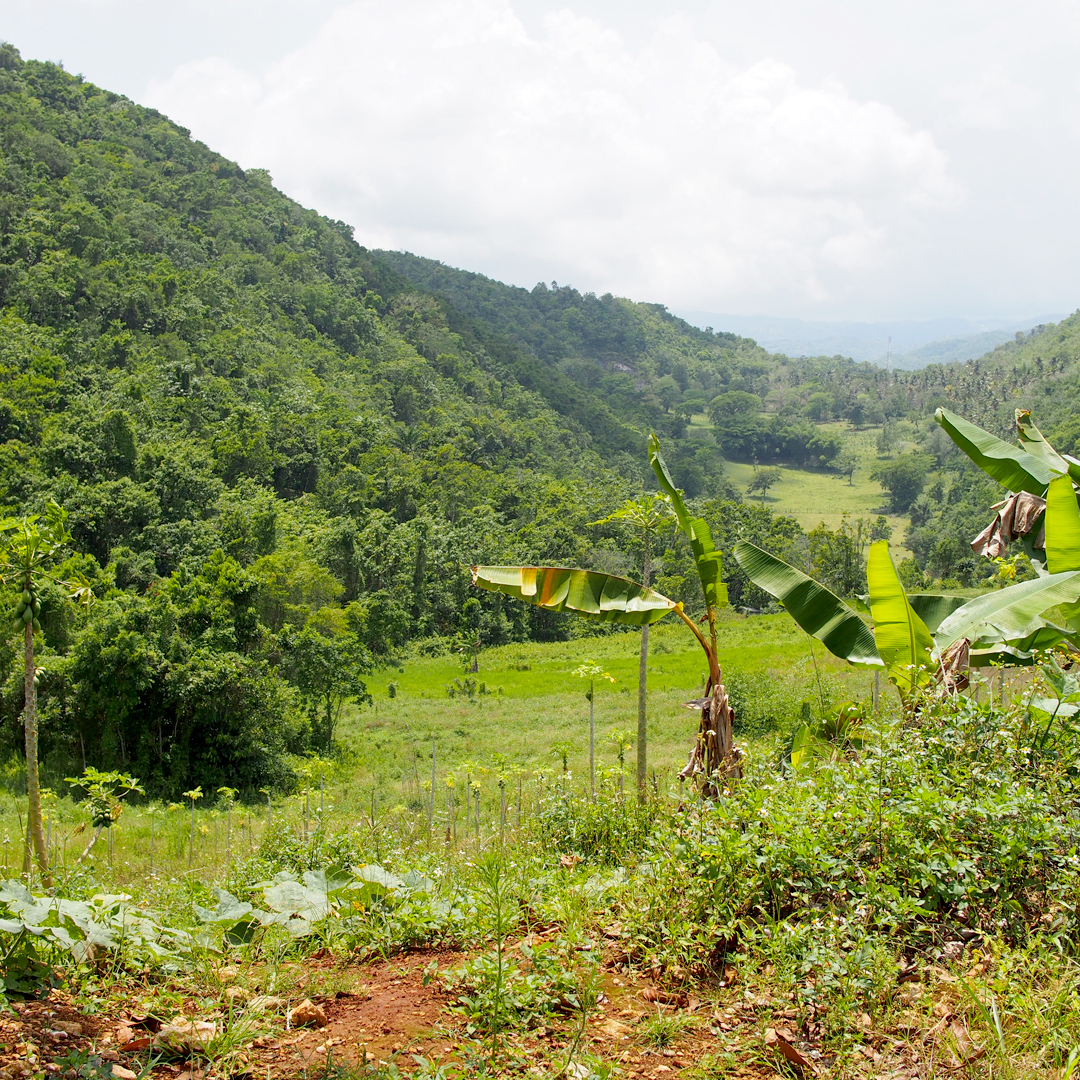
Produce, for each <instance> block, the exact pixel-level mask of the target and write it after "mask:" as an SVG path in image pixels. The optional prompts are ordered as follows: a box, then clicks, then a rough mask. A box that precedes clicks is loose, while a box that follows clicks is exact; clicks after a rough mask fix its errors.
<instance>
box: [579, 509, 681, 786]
mask: <svg viewBox="0 0 1080 1080" xmlns="http://www.w3.org/2000/svg"><path fill="white" fill-rule="evenodd" d="M673 516H674V512H673V511H672V509H671V499H670V498H669V497H668V496H667V495H666V494H665V495H642V496H641V497H640V498H638V499H627V500H626V502H624V503H623V505H622V506H621V507H619V509H618V510H615V511H614V512H613V513H610V514H608V516H607V517H605V518H601V519H600V520H599V521H593V522H591V523H590V524H592V525H608V524H619V525H629V526H630V527H631V528H634V529H637V530H638V531H639V532H640V533H641V540H642V547H643V548H644V553H643V556H642V561H641V583H642V585H644V586H645V587H646V588H648V587H649V580H650V578H651V576H652V543H653V534H654V533H656V532H657V531H658V530H659V529H660V528H661V527H663V526H664V525H666V524H667V523H668V522H670V521H671V520H672V517H673ZM648 660H649V624H648V623H646V624H645V625H644V626H643V627H642V628H641V651H640V652H639V654H638V717H637V790H638V802H642V801H644V799H645V774H646V772H647V771H648V736H649V727H648V716H647V710H646V679H647V677H648Z"/></svg>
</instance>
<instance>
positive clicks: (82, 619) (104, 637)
mask: <svg viewBox="0 0 1080 1080" xmlns="http://www.w3.org/2000/svg"><path fill="white" fill-rule="evenodd" d="M0 220H2V223H3V229H2V233H0V328H2V330H3V333H2V335H0V504H2V506H3V509H4V511H5V512H7V513H11V514H21V513H27V512H29V513H36V512H40V511H41V510H42V509H43V508H44V506H45V505H46V504H47V502H48V501H49V500H50V499H55V500H56V501H57V502H59V503H60V504H62V505H63V506H64V507H65V508H66V509H67V511H68V512H69V514H70V522H71V527H72V530H73V533H74V539H73V545H72V553H71V554H70V557H69V558H68V561H67V563H66V564H65V565H64V566H61V567H58V573H64V572H68V571H71V572H75V571H78V572H81V573H83V574H85V576H86V577H87V578H88V579H89V581H90V582H91V584H92V585H93V590H94V594H95V597H96V603H95V604H94V605H93V606H92V607H91V608H90V609H89V611H82V610H75V609H74V608H73V607H72V606H71V605H70V604H68V603H66V602H65V600H64V598H63V595H62V593H61V592H60V590H59V589H55V588H53V589H49V590H46V592H45V594H44V595H43V597H42V613H41V622H42V625H43V636H42V638H41V641H40V644H39V657H40V660H39V662H40V666H41V667H42V668H43V672H42V674H41V675H40V676H39V684H40V685H39V689H40V698H41V711H42V746H43V751H44V756H45V764H46V772H47V774H48V776H51V777H53V778H57V777H62V776H64V775H65V774H66V773H67V772H68V771H70V770H72V769H75V768H77V767H81V766H82V764H84V763H90V764H97V765H100V766H102V767H107V766H121V767H123V768H125V769H127V770H130V771H132V772H134V773H136V774H137V775H139V776H140V777H141V778H142V779H143V780H144V782H145V783H147V784H148V785H149V787H150V788H151V790H152V791H155V792H158V793H162V794H171V795H175V794H176V793H177V792H179V791H182V790H183V789H184V788H185V787H187V786H191V785H192V784H193V783H201V784H203V785H205V786H213V785H217V784H220V783H224V782H226V780H227V781H228V782H229V783H230V784H231V785H233V786H238V787H240V788H242V789H243V790H244V791H245V792H247V793H249V794H250V793H251V792H253V791H255V790H256V789H257V788H258V787H260V786H265V785H271V786H273V785H287V784H288V783H289V782H290V775H291V772H290V770H291V767H292V766H291V765H290V764H289V763H290V761H292V760H293V758H292V757H291V756H290V755H294V754H305V753H310V752H311V751H313V750H319V751H326V750H329V749H330V748H331V747H332V745H333V736H334V731H333V723H334V717H335V716H336V715H337V712H336V711H337V710H338V708H339V707H340V705H341V703H342V702H343V701H345V700H347V699H348V700H356V701H358V702H361V703H362V702H363V701H364V693H363V687H362V680H363V678H364V677H365V676H366V675H367V674H368V673H369V672H370V670H371V668H372V667H373V665H374V664H377V663H379V662H381V661H384V660H386V659H388V658H391V657H393V656H394V655H395V654H398V653H400V652H401V651H402V650H403V649H405V648H406V647H409V648H411V649H413V650H419V651H423V652H426V653H427V654H429V655H432V656H440V655H441V656H446V655H453V653H454V650H455V649H458V648H460V647H461V646H463V645H464V644H465V643H467V642H472V641H474V640H476V639H477V638H479V640H480V641H481V642H482V644H483V646H485V647H488V646H498V645H505V644H508V643H511V642H524V641H529V640H532V641H550V640H566V639H567V638H569V637H570V636H572V635H580V634H583V633H585V634H587V633H590V632H592V628H590V627H588V626H579V625H578V624H576V623H575V622H573V621H572V620H570V619H567V618H564V617H562V616H557V615H553V614H551V613H547V612H541V611H537V610H535V609H523V608H521V607H520V606H518V605H514V604H510V603H507V604H503V602H502V601H501V600H500V598H499V597H497V596H493V595H490V594H484V595H482V596H475V595H473V594H472V591H471V590H470V587H469V577H468V571H467V567H468V565H469V564H470V563H473V562H492V563H501V562H528V563H548V562H551V563H563V564H568V565H579V566H591V567H596V568H602V569H608V570H614V571H618V572H624V573H627V574H635V573H637V572H638V569H639V567H640V565H641V554H642V553H641V548H640V543H639V540H638V538H637V537H635V536H634V535H633V534H632V533H630V532H628V531H627V530H623V529H620V528H619V527H617V526H608V527H604V528H594V527H590V525H589V523H590V522H593V521H595V520H597V519H599V518H601V517H603V516H605V515H606V514H608V513H609V512H610V511H611V510H612V509H614V508H615V507H616V506H618V505H619V504H620V503H621V502H622V501H623V500H624V499H626V498H628V497H631V496H633V495H635V494H637V493H639V492H641V491H642V490H644V489H646V488H647V487H648V486H649V485H650V484H651V477H650V476H649V475H648V474H647V469H646V467H645V456H644V441H645V436H646V434H647V433H648V432H649V431H656V432H657V433H658V434H659V435H660V437H661V440H662V442H663V445H664V451H665V454H666V456H667V458H668V460H669V463H670V464H671V465H672V468H673V471H674V474H675V477H676V480H677V482H678V483H679V484H680V485H681V486H682V487H683V488H684V489H685V490H686V492H687V495H688V496H689V497H691V498H692V499H694V500H695V502H696V506H697V509H698V511H699V512H700V513H702V514H704V515H705V517H706V518H707V520H709V522H710V524H711V525H712V527H713V529H714V534H715V536H716V537H717V539H718V542H719V543H720V545H721V546H722V548H723V550H724V551H725V552H728V553H730V551H731V548H732V546H733V545H734V543H735V542H736V541H737V540H738V539H740V538H742V537H746V538H750V539H753V540H755V541H756V542H758V543H761V544H764V545H766V546H768V547H770V548H771V549H772V550H774V551H776V552H777V553H779V554H782V555H784V557H786V558H789V559H791V560H792V561H794V562H797V563H799V564H800V565H802V566H804V567H805V568H806V569H807V570H810V571H812V572H814V573H815V574H818V575H819V576H821V577H822V578H823V579H824V580H827V581H828V582H829V583H830V584H831V585H832V587H833V588H835V589H836V590H837V591H839V592H842V593H850V592H852V591H856V590H857V589H859V588H860V587H861V583H862V570H861V549H862V548H865V544H866V542H867V539H868V537H869V536H870V535H871V533H872V532H873V531H874V530H877V532H876V533H875V535H877V534H880V531H881V529H882V528H888V527H890V526H891V528H892V531H893V543H894V544H896V545H900V544H904V545H906V546H907V547H908V548H909V549H910V550H911V551H912V552H913V553H914V555H915V556H916V558H917V560H918V562H919V565H918V566H916V565H915V564H914V563H912V564H911V566H910V567H909V568H908V570H907V571H905V572H906V573H908V575H909V576H910V575H911V574H924V573H926V574H929V575H932V576H933V577H935V578H940V579H945V580H952V579H955V580H956V581H959V582H961V583H962V584H972V583H974V582H975V581H976V580H977V579H978V578H979V577H980V576H985V574H986V573H988V572H989V571H990V570H991V569H992V568H989V567H986V568H983V567H977V566H976V565H975V564H974V562H973V561H972V560H971V559H970V556H969V555H968V554H967V553H966V551H965V545H966V539H967V537H969V536H971V535H973V534H974V532H975V531H977V530H978V528H980V527H981V524H982V518H983V517H985V513H986V510H985V507H986V506H987V504H988V502H989V501H992V499H990V498H988V496H989V495H992V494H993V493H994V492H993V491H992V490H991V489H992V488H993V485H990V486H989V488H988V487H987V483H986V482H985V481H984V480H983V479H982V478H981V474H975V473H973V471H972V470H971V469H970V468H967V467H966V465H965V464H964V463H963V462H961V461H960V459H959V458H957V457H956V456H955V455H953V454H951V444H948V443H947V441H943V440H941V439H940V438H938V437H937V435H938V434H940V433H935V432H934V430H933V429H932V426H931V425H929V424H928V423H927V415H928V411H929V410H931V409H932V408H933V407H934V406H935V405H936V404H938V403H941V402H947V403H949V404H951V405H952V406H953V407H954V408H956V409H957V410H958V411H961V412H965V413H966V414H968V415H971V416H972V417H973V419H975V420H977V421H980V422H984V423H988V424H990V425H991V426H996V427H998V428H1001V427H1003V425H1005V424H1006V422H1007V414H1008V410H1009V409H1010V408H1011V406H1012V404H1013V402H1014V401H1016V400H1030V402H1031V403H1032V404H1033V405H1034V406H1035V407H1036V409H1037V410H1043V409H1045V414H1046V416H1047V417H1048V418H1049V419H1050V421H1051V423H1052V424H1053V425H1054V426H1055V429H1056V430H1057V431H1060V432H1064V434H1065V435H1066V436H1068V434H1069V429H1068V427H1067V425H1068V424H1069V423H1070V419H1069V418H1070V416H1071V415H1072V414H1071V412H1070V403H1071V402H1072V401H1073V400H1075V392H1074V389H1073V388H1074V386H1075V385H1076V383H1075V372H1076V363H1075V361H1076V347H1075V341H1076V337H1075V335H1076V330H1077V325H1076V321H1077V317H1075V316H1074V317H1073V319H1071V320H1068V321H1067V322H1065V323H1063V324H1061V326H1060V327H1057V328H1044V329H1041V330H1040V331H1039V332H1037V333H1036V334H1035V335H1034V336H1032V337H1031V338H1030V339H1025V341H1024V342H1014V343H1010V344H1009V345H1007V346H1003V347H1001V348H999V349H998V350H996V351H995V352H994V353H992V354H990V356H989V357H987V358H984V360H982V361H976V362H972V363H969V364H967V365H953V366H950V367H936V368H935V367H932V368H928V369H925V370H924V371H920V372H914V373H902V374H900V375H898V376H897V377H896V378H895V379H892V380H890V378H889V376H888V374H887V373H886V372H884V371H882V370H881V369H878V368H874V367H873V366H872V365H869V364H855V363H853V362H852V361H850V360H846V359H844V358H842V357H832V358H814V359H809V360H799V361H794V360H790V359H787V358H785V357H777V356H772V355H770V354H768V353H766V352H765V351H764V350H762V349H760V348H759V347H758V346H756V345H755V344H754V343H753V342H752V341H748V340H746V339H741V338H738V337H736V336H734V335H731V334H725V333H722V332H721V333H713V332H710V331H705V330H699V329H697V328H694V327H691V326H690V325H689V324H687V323H685V322H683V321H682V320H679V319H677V318H675V317H673V316H672V315H670V314H669V313H668V312H667V311H666V310H665V309H664V308H663V307H662V306H660V305H655V304H643V303H634V302H631V301H628V300H622V299H618V298H615V297H611V296H601V297H596V296H592V295H590V294H582V293H580V292H578V291H577V290H574V289H572V288H569V287H560V286H556V285H554V284H552V285H550V286H546V285H538V286H537V287H535V288H534V289H532V290H524V289H515V288H511V287H509V286H505V285H502V284H500V283H498V282H494V281H492V280H490V279H488V278H485V277H483V276H481V275H477V274H471V273H468V272H466V271H460V270H454V269H452V268H448V267H445V266H443V265H442V264H440V263H437V262H433V261H431V260H426V259H422V258H417V257H415V256H412V255H407V254H402V253H393V252H372V251H368V250H366V249H365V248H363V247H362V246H361V245H360V244H358V243H357V242H356V240H355V239H354V238H353V237H352V234H351V230H350V229H349V228H348V227H347V226H345V225H343V224H342V223H341V222H335V221H331V220H328V219H326V218H324V217H322V216H320V215H319V214H318V213H316V212H315V211H312V210H308V209H305V208H303V207H301V206H299V205H298V204H297V203H295V202H293V201H292V200H290V199H288V198H287V197H286V196H285V195H283V194H282V193H281V192H279V191H277V190H276V189H275V188H274V186H273V184H272V182H271V179H270V177H269V176H268V175H267V174H266V173H265V172H262V171H260V170H255V169H253V170H247V171H244V170H241V169H240V168H239V167H238V166H237V165H236V164H235V163H233V162H230V161H228V160H226V159H225V158H223V157H221V156H220V155H218V154H216V153H214V152H213V151H212V150H210V149H209V148H207V147H206V146H204V145H202V144H200V143H198V142H196V141H193V140H192V139H191V138H190V135H189V133H188V132H187V131H185V130H184V129H183V128H180V127H178V126H177V125H175V124H173V123H171V122H170V121H169V120H168V119H167V118H165V117H163V116H162V115H160V114H159V113H157V112H155V111H153V110H151V109H145V108H142V107H141V106H139V105H137V104H135V103H133V102H131V101H129V100H128V99H126V98H124V97H122V96H120V95H117V94H113V93H110V92H108V91H106V90H102V89H100V88H98V87H95V86H93V85H91V84H89V83H87V82H85V81H84V80H82V79H80V78H79V77H76V76H72V75H70V74H68V73H66V72H64V71H63V70H62V69H61V68H59V67H56V66H54V65H51V64H44V63H37V62H33V61H27V62H24V61H23V60H22V59H21V58H20V57H19V55H18V53H17V52H16V51H15V50H14V49H12V48H11V47H9V46H4V47H3V48H2V49H0ZM1077 435H1080V431H1077V432H1076V433H1075V434H1073V435H1072V436H1071V442H1075V441H1076V437H1077ZM1070 445H1071V443H1070V439H1069V438H1068V437H1066V439H1065V446H1066V448H1068V447H1069V446H1070ZM852 455H854V457H853V458H852ZM845 460H847V461H848V464H850V462H851V461H852V460H853V461H854V465H853V466H852V468H853V470H854V471H853V473H852V479H853V480H854V484H853V485H852V486H849V485H848V484H847V481H846V479H844V476H845V473H844V471H843V470H844V468H845V467H846V465H845ZM897 462H899V465H896V463H897ZM768 464H778V465H780V466H781V467H782V475H783V476H784V477H785V479H784V480H783V481H782V482H781V483H779V484H778V485H776V486H774V487H773V488H772V489H771V490H770V491H769V492H768V493H767V497H766V498H765V499H763V504H762V505H748V504H747V503H746V502H744V501H742V500H743V499H744V498H745V497H746V489H747V487H748V486H749V484H750V483H751V481H752V479H753V476H754V472H753V470H754V468H755V467H756V466H760V465H768ZM894 468H895V469H899V471H901V472H903V471H905V470H906V471H907V472H908V473H911V472H912V470H914V472H915V473H917V474H918V475H917V476H915V478H914V481H913V482H911V483H907V484H906V486H904V487H903V490H900V489H899V488H896V487H895V485H894V486H893V487H889V484H890V483H891V481H882V483H884V484H885V486H886V487H889V493H886V492H885V491H883V489H882V483H879V482H878V481H877V480H876V479H872V477H873V476H877V475H878V472H879V471H880V470H883V469H884V470H885V471H886V472H888V470H890V469H894ZM908 479H909V480H911V477H910V476H909V477H908ZM770 507H771V508H773V509H775V510H778V511H782V513H781V514H777V513H773V509H770ZM881 514H884V515H885V516H886V518H887V520H886V521H884V522H883V523H881V522H878V521H877V518H878V516H879V515H881ZM909 520H910V522H911V523H912V528H910V529H908V530H907V531H906V532H905V531H904V529H905V527H906V525H907V523H908V521H909ZM821 522H824V526H823V527H819V523H821ZM666 543H670V544H671V547H670V548H669V549H668V550H666V551H664V552H662V553H658V560H657V566H656V573H657V578H656V580H657V582H658V585H659V587H661V588H662V589H664V590H666V591H667V592H668V593H669V594H670V595H672V596H674V597H676V598H677V599H680V600H683V601H684V602H685V603H686V604H687V605H688V607H689V608H690V609H691V610H694V609H695V608H696V607H697V605H699V603H700V597H699V595H698V591H697V586H696V584H695V579H694V575H693V573H692V571H691V564H690V561H689V556H688V552H687V551H686V550H685V548H684V547H683V546H682V544H681V541H680V542H678V543H676V542H675V541H674V540H669V541H666ZM899 554H903V552H901V551H899V550H898V555H899ZM724 573H725V579H726V580H727V581H728V584H729V587H730V591H731V597H732V602H733V604H735V605H741V606H760V605H761V604H763V603H765V598H764V596H763V595H762V594H760V593H758V592H757V591H755V589H754V588H753V587H752V586H751V585H750V583H749V582H747V581H746V580H745V578H742V577H741V572H740V571H739V569H738V567H737V566H736V565H735V564H734V562H733V560H731V559H730V558H728V560H727V562H726V564H725V571H724ZM3 602H6V600H5V601H3ZM0 661H2V663H3V665H4V666H3V670H4V673H5V682H4V684H3V693H2V695H0V752H5V753H15V752H16V751H17V748H18V746H19V743H20V739H21V729H20V719H19V718H20V713H21V709H22V682H21V673H20V669H19V665H18V663H17V662H16V639H15V637H14V634H13V635H12V637H11V638H10V639H7V640H4V641H0ZM358 680H359V681H358Z"/></svg>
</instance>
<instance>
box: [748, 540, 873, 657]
mask: <svg viewBox="0 0 1080 1080" xmlns="http://www.w3.org/2000/svg"><path fill="white" fill-rule="evenodd" d="M735 559H736V561H737V562H738V564H739V565H740V566H741V567H742V568H743V570H745V571H746V575H747V577H749V578H750V580H751V581H752V582H753V583H754V584H755V585H757V586H758V588H759V589H764V590H765V592H767V593H769V595H770V596H775V597H776V599H777V600H779V601H780V603H782V604H783V605H784V607H785V608H787V610H788V613H789V614H790V615H791V617H792V618H793V619H794V620H795V621H796V622H797V623H798V624H799V626H801V627H802V628H803V629H804V630H805V631H806V632H807V633H808V634H810V635H812V636H813V637H816V638H817V639H818V641H820V642H821V643H822V644H823V645H824V646H825V648H827V649H828V650H829V652H831V653H832V654H833V656H839V657H840V659H841V660H847V661H849V662H850V663H852V664H870V665H875V666H878V667H880V666H881V664H882V660H881V657H880V656H879V655H878V651H877V648H876V646H875V645H874V635H873V634H872V633H871V631H870V628H869V627H868V626H867V625H866V623H864V622H863V621H862V619H860V618H859V616H858V615H856V614H855V612H854V611H852V610H851V608H850V607H848V605H847V604H845V603H844V601H843V600H841V599H840V597H839V596H837V595H836V594H835V593H833V592H830V591H829V590H828V589H826V588H825V586H824V585H819V584H818V583H817V582H816V581H814V580H813V578H810V577H807V576H806V574H804V573H802V571H801V570H796V569H795V567H794V566H789V565H788V564H787V563H786V562H784V561H783V559H778V558H777V557H776V556H775V555H770V554H769V553H768V552H767V551H763V550H762V549H761V548H759V547H758V546H757V545H756V544H751V543H749V541H746V540H740V541H739V542H738V543H737V544H736V545H735Z"/></svg>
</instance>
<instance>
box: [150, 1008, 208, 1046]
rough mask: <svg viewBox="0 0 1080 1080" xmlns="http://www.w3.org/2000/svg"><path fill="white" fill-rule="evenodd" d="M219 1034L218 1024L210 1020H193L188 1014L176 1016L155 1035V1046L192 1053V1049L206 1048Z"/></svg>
mask: <svg viewBox="0 0 1080 1080" xmlns="http://www.w3.org/2000/svg"><path fill="white" fill-rule="evenodd" d="M216 1034H217V1024H212V1023H210V1021H209V1020H191V1019H189V1018H188V1017H186V1016H174V1017H173V1018H172V1019H171V1020H170V1021H169V1022H168V1023H167V1024H162V1025H161V1030H160V1031H159V1032H158V1033H157V1034H156V1035H155V1036H154V1046H157V1047H160V1048H162V1049H168V1050H176V1051H180V1052H183V1053H190V1052H191V1051H192V1050H205V1049H206V1047H207V1044H208V1043H209V1042H210V1040H211V1039H213V1037H214V1036H215V1035H216Z"/></svg>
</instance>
